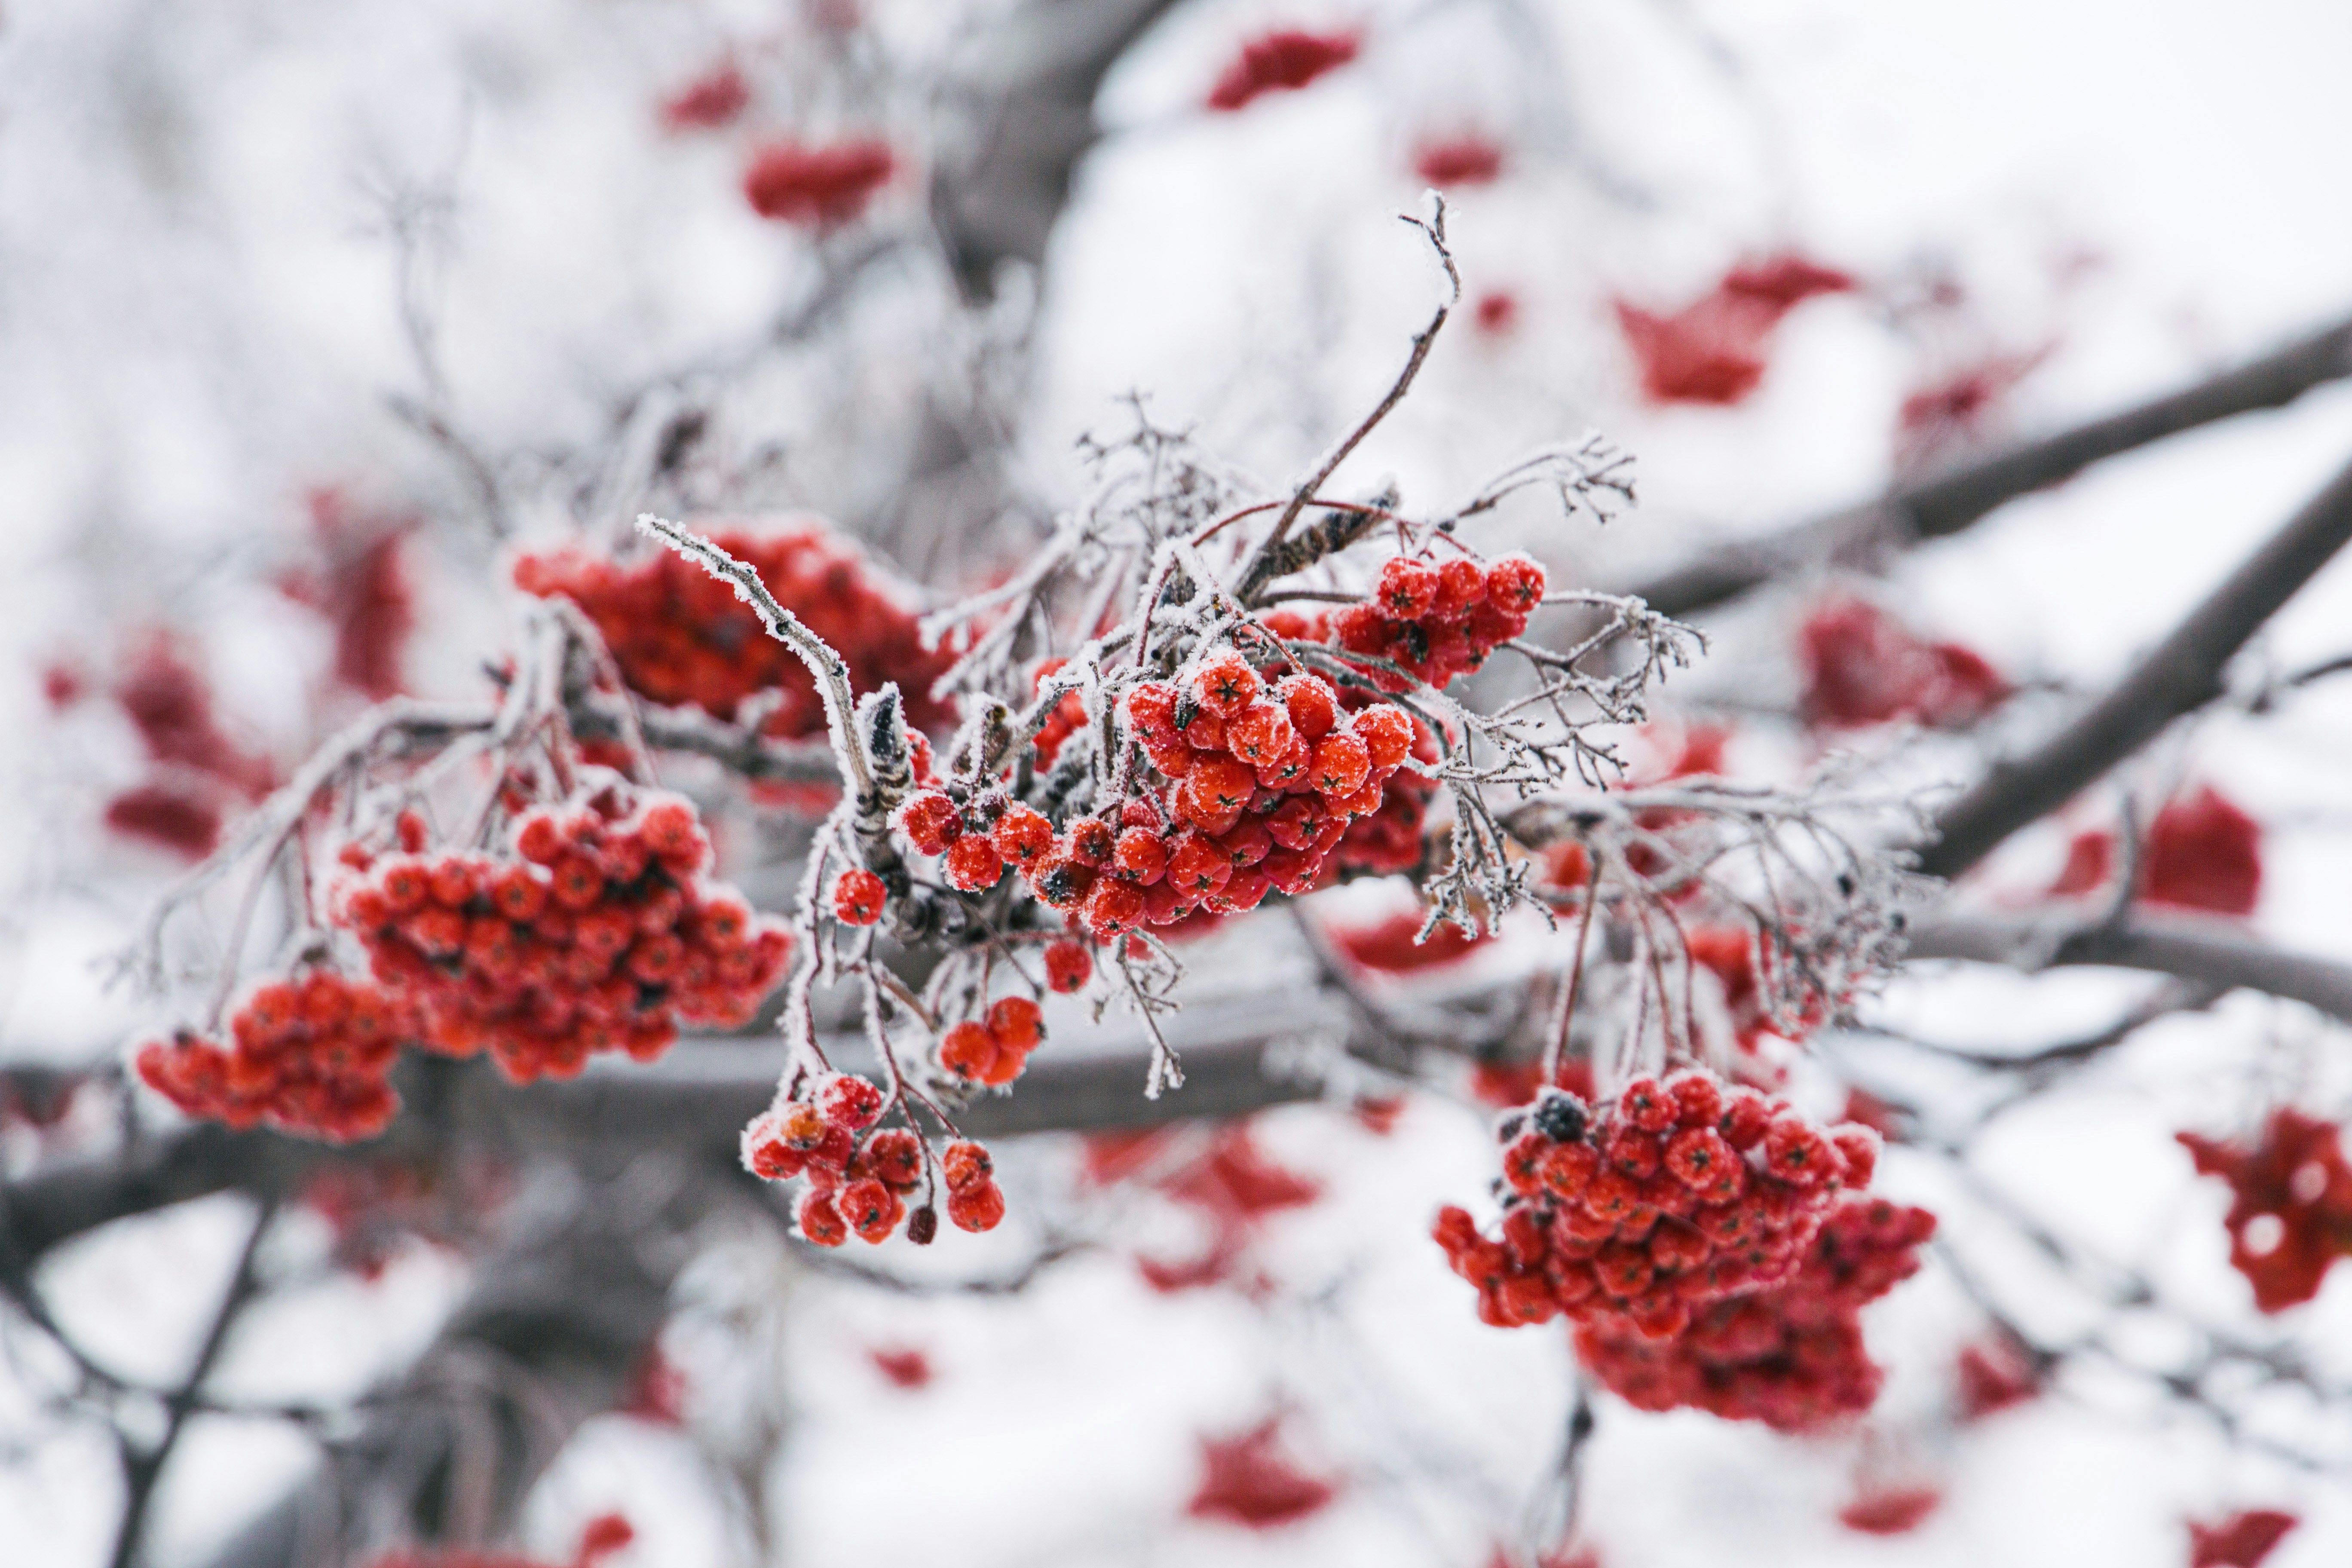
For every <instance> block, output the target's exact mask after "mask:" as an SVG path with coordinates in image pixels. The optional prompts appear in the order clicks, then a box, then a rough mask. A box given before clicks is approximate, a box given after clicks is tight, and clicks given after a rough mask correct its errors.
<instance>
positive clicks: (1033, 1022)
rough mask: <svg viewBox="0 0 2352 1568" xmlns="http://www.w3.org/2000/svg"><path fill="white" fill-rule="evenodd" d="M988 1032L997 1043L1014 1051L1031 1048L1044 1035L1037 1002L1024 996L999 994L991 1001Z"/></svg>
mask: <svg viewBox="0 0 2352 1568" xmlns="http://www.w3.org/2000/svg"><path fill="white" fill-rule="evenodd" d="M988 1032H989V1033H990V1034H992V1035H993V1036H995V1037H996V1043H997V1044H998V1045H1000V1046H1003V1047H1007V1048H1008V1049H1011V1050H1016V1051H1026V1050H1030V1049H1033V1048H1034V1047H1035V1046H1036V1044H1037V1042H1038V1041H1039V1040H1040V1039H1042V1038H1044V1037H1045V1027H1044V1025H1043V1024H1042V1023H1041V1022H1040V1020H1039V1016H1038V1011H1037V1004H1036V1003H1034V1002H1032V1001H1031V1000H1029V998H1027V997H1026V996H1000V997H998V998H997V999H996V1000H995V1001H994V1002H993V1003H991V1004H990V1005H989V1009H988Z"/></svg>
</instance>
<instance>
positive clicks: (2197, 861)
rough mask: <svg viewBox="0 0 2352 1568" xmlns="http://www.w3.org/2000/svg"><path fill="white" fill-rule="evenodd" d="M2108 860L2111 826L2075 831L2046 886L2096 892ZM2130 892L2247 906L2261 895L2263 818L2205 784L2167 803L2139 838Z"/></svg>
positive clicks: (2212, 906) (2242, 911)
mask: <svg viewBox="0 0 2352 1568" xmlns="http://www.w3.org/2000/svg"><path fill="white" fill-rule="evenodd" d="M2115 863H2116V836H2115V835H2114V834H2113V833H2111V832H2109V831H2107V830H2106V829H2105V828H2098V827H2095V828H2091V829H2089V830H2088V831H2086V832H2083V833H2078V834H2076V835H2075V836H2074V842H2073V843H2071V844H2069V845H2068V846H2067V847H2066V864H2065V866H2064V868H2063V869H2061V870H2060V871H2059V873H2058V879H2057V880H2056V881H2055V882H2053V883H2052V884H2051V885H2050V891H2051V892H2052V893H2053V894H2054V895H2057V896H2058V897H2061V898H2066V897H2074V896H2079V895H2082V894H2086V893H2095V892H2097V891H2099V890H2100V889H2102V888H2104V887H2105V886H2106V885H2107V883H2108V881H2109V880H2110V879H2112V878H2113V877H2114V876H2115V874H2116V868H2115ZM2133 894H2134V896H2135V897H2137V898H2140V899H2145V900H2147V901H2148V902H2149V903H2151V904H2170V905H2173V906H2174V907H2176V908H2179V909H2185V910H2211V911H2212V912H2213V913H2215V914H2221V915H2250V914H2252V913H2253V912H2254V906H2255V905H2256V904H2257V903H2259V902H2261V900H2262V896H2263V825H2262V824H2261V823H2259V822H2257V821H2255V820H2254V819H2253V818H2252V816H2248V815H2247V814H2246V813H2245V811H2244V810H2243V809H2242V808H2241V807H2240V806H2239V805H2237V803H2236V802H2234V801H2232V800H2231V799H2230V798H2228V797H2227V796H2226V795H2222V794H2221V792H2220V791H2219V790H2216V789H2214V788H2212V787H2211V786H2210V785H2207V786H2204V787H2202V788H2200V789H2199V790H2198V791H2197V792H2196V793H2195V794H2194V795H2186V796H2184V797H2182V798H2181V799H2179V800H2175V801H2172V802H2170V803H2168V805H2166V806H2165V807H2164V809H2163V810H2161V811H2159V812H2158V813H2157V814H2156V816H2155V817H2154V818H2153V819H2152V820H2151V821H2150V822H2149V823H2148V825H2147V834H2146V835H2145V837H2143V838H2142V839H2141V841H2140V847H2139V886H2138V887H2137V888H2136V889H2133Z"/></svg>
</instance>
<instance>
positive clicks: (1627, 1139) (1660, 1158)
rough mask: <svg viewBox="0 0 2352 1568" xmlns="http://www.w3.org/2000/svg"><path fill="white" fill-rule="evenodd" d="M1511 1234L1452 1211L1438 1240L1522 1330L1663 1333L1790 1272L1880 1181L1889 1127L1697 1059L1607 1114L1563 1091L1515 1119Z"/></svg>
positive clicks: (1645, 1082) (1636, 1082)
mask: <svg viewBox="0 0 2352 1568" xmlns="http://www.w3.org/2000/svg"><path fill="white" fill-rule="evenodd" d="M1500 1135H1501V1141H1502V1143H1503V1182H1504V1184H1505V1187H1506V1190H1507V1194H1508V1196H1507V1198H1506V1200H1505V1207H1504V1215H1503V1223H1502V1230H1501V1235H1500V1236H1499V1237H1497V1238H1494V1239H1489V1238H1488V1237H1484V1236H1482V1235H1480V1234H1479V1232H1478V1228H1477V1225H1476V1222H1475V1221H1474V1220H1473V1219H1472V1218H1471V1217H1470V1215H1469V1214H1468V1213H1467V1212H1465V1211H1464V1210H1462V1209H1459V1208H1454V1207H1450V1206H1449V1207H1448V1208H1446V1209H1444V1211H1442V1212H1441V1213H1440V1214H1439V1215H1438V1218H1437V1225H1436V1229H1435V1235H1436V1238H1437V1241H1438V1244H1439V1245H1440V1246H1441V1247H1444V1249H1445V1254H1446V1258H1447V1259H1448V1261H1450V1262H1451V1263H1452V1264H1453V1266H1454V1272H1455V1273H1457V1274H1459V1275H1461V1276H1462V1277H1463V1278H1464V1279H1467V1280H1469V1281H1470V1282H1471V1283H1472V1284H1474V1285H1475V1286H1477V1287H1478V1315H1479V1317H1480V1319H1481V1320H1482V1321H1486V1322H1488V1323H1492V1324H1495V1325H1496V1326H1497V1327H1502V1328H1510V1327H1516V1326H1517V1325H1520V1324H1524V1323H1541V1322H1547V1321H1550V1320H1551V1319H1552V1318H1553V1317H1555V1316H1559V1315H1561V1314H1563V1313H1564V1314H1566V1315H1567V1316H1568V1317H1569V1318H1570V1320H1571V1321H1576V1322H1578V1323H1599V1324H1603V1325H1607V1326H1609V1327H1610V1328H1611V1329H1612V1331H1615V1330H1622V1331H1626V1332H1631V1333H1635V1334H1638V1335H1640V1336H1642V1337H1645V1338H1648V1339H1653V1340H1667V1339H1672V1338H1674V1337H1675V1336H1676V1335H1678V1334H1681V1333H1683V1332H1685V1331H1686V1330H1687V1329H1688V1327H1689V1326H1690V1323H1691V1321H1692V1314H1693V1312H1694V1311H1695V1310H1696V1309H1698V1308H1700V1307H1703V1306H1705V1305H1706V1304H1707V1303H1709V1302H1713V1301H1717V1300H1722V1299H1724V1298H1725V1297H1727V1296H1733V1295H1737V1294H1739V1293H1742V1292H1749V1291H1754V1290H1757V1289H1762V1288H1765V1287H1768V1286H1770V1285H1774V1284H1777V1283H1779V1282H1780V1281H1781V1280H1783V1279H1787V1278H1788V1277H1789V1275H1790V1273H1791V1271H1793V1270H1794V1269H1795V1268H1798V1266H1799V1265H1800V1264H1801V1263H1802V1262H1803V1261H1804V1258H1805V1257H1806V1248H1807V1247H1809V1246H1810V1245H1811V1242H1812V1241H1813V1238H1814V1235H1815V1233H1816V1231H1817V1230H1818V1229H1819V1228H1820V1226H1821V1223H1822V1216H1823V1215H1826V1214H1827V1213H1828V1212H1829V1210H1830V1208H1831V1206H1832V1204H1834V1203H1835V1201H1836V1199H1837V1197H1838V1194H1840V1193H1842V1192H1845V1191H1848V1190H1853V1191H1859V1190H1861V1189H1862V1188H1863V1187H1865V1186H1867V1185H1868V1184H1869V1183H1870V1178H1871V1174H1872V1173H1873V1171H1874V1169H1875V1167H1876V1164H1877V1160H1878V1148H1879V1142H1878V1135H1877V1134H1876V1133H1874V1132H1873V1131H1870V1130H1869V1129H1868V1128H1866V1127H1860V1126H1854V1125H1851V1124H1849V1125H1844V1126H1840V1127H1837V1128H1835V1129H1823V1128H1820V1127H1816V1126H1814V1125H1813V1124H1812V1123H1811V1122H1809V1121H1806V1120H1805V1119H1804V1118H1803V1117H1801V1116H1800V1115H1798V1114H1797V1112H1796V1111H1794V1110H1791V1109H1790V1107H1789V1106H1788V1104H1787V1103H1786V1102H1785V1101H1782V1100H1773V1099H1769V1098H1767V1097H1766V1096H1764V1095H1762V1094H1759V1093H1758V1092H1757V1091H1755V1090H1753V1089H1726V1088H1725V1086H1724V1085H1723V1083H1722V1081H1721V1080H1720V1079H1717V1078H1716V1077H1715V1076H1714V1075H1713V1074H1711V1073H1707V1072H1704V1071H1700V1070H1697V1069H1692V1070H1688V1071H1685V1072H1680V1073H1676V1074H1675V1075H1674V1076H1673V1077H1672V1078H1670V1079H1666V1080H1665V1081H1664V1083H1661V1082H1660V1081H1659V1080H1658V1079H1654V1078H1649V1077H1643V1078H1637V1079H1633V1081H1632V1082H1631V1083H1628V1084H1627V1085H1626V1086H1625V1087H1624V1089H1622V1090H1621V1091H1620V1092H1619V1094H1618V1095H1617V1097H1616V1098H1615V1099H1614V1100H1611V1101H1609V1102H1608V1103H1606V1104H1604V1105H1603V1106H1601V1108H1600V1110H1598V1111H1597V1112H1595V1111H1592V1110H1588V1109H1587V1107H1586V1105H1585V1103H1584V1101H1582V1100H1580V1099H1578V1098H1577V1097H1576V1096H1574V1095H1571V1094H1568V1093H1566V1092H1564V1091H1562V1090H1559V1089H1548V1090H1546V1091H1545V1092H1543V1093H1542V1094H1540V1095H1538V1097H1537V1099H1536V1100H1535V1103H1534V1104H1533V1105H1532V1106H1531V1107H1530V1108H1529V1109H1528V1110H1527V1111H1526V1112H1524V1113H1514V1114H1512V1115H1508V1116H1506V1117H1505V1118H1504V1119H1503V1121H1502V1122H1501V1128H1500Z"/></svg>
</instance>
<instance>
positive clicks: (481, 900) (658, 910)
mask: <svg viewBox="0 0 2352 1568" xmlns="http://www.w3.org/2000/svg"><path fill="white" fill-rule="evenodd" d="M605 778H606V779H607V780H608V781H609V782H604V783H602V784H596V785H593V786H592V787H589V788H587V789H585V790H583V793H582V795H581V796H580V797H579V798H577V799H576V800H574V801H572V802H571V803H569V804H567V805H562V806H561V807H557V808H553V809H549V808H541V809H537V810H533V811H530V812H528V813H525V814H524V815H523V816H520V817H519V818H517V819H516V820H515V822H514V823H513V825H512V827H511V830H510V832H509V836H508V837H509V846H508V847H506V848H505V849H503V850H502V851H500V852H499V853H496V854H479V853H471V852H467V851H462V850H451V849H445V850H440V851H436V852H433V853H420V852H416V851H411V850H403V851H400V852H394V853H389V854H383V855H370V854H368V853H366V852H364V851H359V850H357V849H353V850H347V851H346V859H347V860H348V861H349V862H351V869H350V870H349V872H348V873H347V874H346V876H345V877H344V878H343V879H342V880H341V884H340V885H339V886H338V888H337V889H335V897H334V900H333V911H332V912H333V919H334V921H335V923H336V924H337V925H339V926H341V927H342V928H344V929H345V930H348V931H351V932H352V933H353V934H354V935H356V936H357V937H358V938H359V939H360V941H361V942H362V943H363V944H364V945H365V946H366V948H367V950H368V954H369V957H370V960H371V962H372V964H373V971H374V973H375V977H376V979H377V980H378V981H379V982H381V983H382V984H384V985H386V986H388V987H390V988H392V989H393V990H394V992H395V993H396V994H399V995H400V996H402V997H403V998H404V999H406V1000H407V1001H408V1002H409V1003H410V1004H411V1005H415V1006H416V1007H417V1008H419V1009H420V1010H421V1012H422V1015H423V1018H424V1029H425V1038H424V1043H425V1045H427V1046H429V1047H432V1048H433V1049H435V1050H436V1051H441V1052H444V1053H446V1054H447V1055H451V1056H472V1055H475V1054H476V1053H478V1052H480V1051H483V1050H485V1049H487V1050H488V1052H489V1053H490V1055H491V1057H492V1058H493V1059H495V1060H496V1061H497V1063H498V1065H499V1068H500V1070H501V1071H503V1072H504V1073H505V1074H506V1075H507V1076H508V1077H509V1078H510V1079H514V1080H515V1081H517V1082H529V1081H530V1080H531V1079H538V1078H543V1077H551V1076H552V1077H559V1078H563V1077H570V1076H571V1075H572V1074H575V1073H577V1072H579V1071H580V1070H581V1068H583V1067H584V1066H585V1065H586V1063H587V1060H588V1058H590V1057H591V1056H593V1055H594V1054H596V1053H598V1052H601V1051H614V1050H625V1051H626V1052H628V1053H629V1055H631V1056H632V1057H634V1058H637V1059H639V1060H646V1059H650V1058H654V1057H656V1056H659V1055H660V1054H661V1053H662V1052H663V1051H664V1050H666V1049H667V1048H668V1047H669V1045H670V1043H671V1041H673V1040H675V1039H676V1038H677V1029H678V1026H679V1024H680V1023H691V1024H705V1025H710V1026H719V1027H734V1026H739V1025H740V1024H743V1023H745V1022H747V1021H749V1020H750V1018H751V1016H752V1015H753V1014H754V1013H755V1012H756V1011H757V1010H758V1008H759V1005H760V1002H761V999H762V998H763V997H765V996H766V995H767V994H768V993H769V992H770V991H772V990H773V989H774V988H775V986H776V984H777V983H778V982H779V981H780V980H781V979H782V974H783V966H784V959H785V956H786V953H787V952H789V950H790V947H791V938H790V937H789V935H788V934H787V933H786V932H785V931H784V929H783V927H782V925H781V924H778V923H777V922H774V921H767V920H762V919H761V918H759V917H758V916H756V915H754V914H753V912H752V910H751V906H750V905H749V904H748V903H746V902H744V900H742V898H741V897H740V895H738V894H737V893H735V892H734V891H733V890H732V889H728V888H725V887H723V886H720V885H718V884H713V883H710V882H708V881H706V880H705V879H704V877H703V871H704V868H706V867H707V866H708V864H709V858H710V844H709V839H708V838H707V837H704V835H703V831H702V826H701V823H700V821H699V819H698V817H697V816H696V814H695V809H694V806H693V805H692V804H691V803H690V802H688V801H687V800H685V799H683V798H681V797H679V796H677V795H664V794H657V793H654V792H650V791H636V790H633V789H631V788H630V787H629V786H628V785H626V784H623V783H621V782H620V781H619V780H618V779H614V778H611V777H610V775H605Z"/></svg>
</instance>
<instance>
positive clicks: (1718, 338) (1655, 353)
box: [1616, 255, 1854, 407]
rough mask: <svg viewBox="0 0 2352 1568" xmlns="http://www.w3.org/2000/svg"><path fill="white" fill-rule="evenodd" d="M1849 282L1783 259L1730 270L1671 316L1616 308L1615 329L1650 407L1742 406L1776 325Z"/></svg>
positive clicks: (1830, 271) (1626, 305) (1759, 378)
mask: <svg viewBox="0 0 2352 1568" xmlns="http://www.w3.org/2000/svg"><path fill="white" fill-rule="evenodd" d="M1853 287H1854V279H1853V278H1851V277H1849V276H1847V275H1846V274H1845V273H1843V272H1840V271H1838V270H1837V269H1836V268H1830V267H1824V266H1822V265H1821V264H1820V263H1819V262H1815V261H1810V260H1807V259H1806V258H1803V257H1801V256H1793V255H1782V256H1776V257H1771V258H1768V259H1765V260H1762V261H1751V262H1746V263H1743V264H1742V265H1740V266H1738V267H1734V268H1731V270H1729V271H1728V272H1727V273H1725V274H1724V275H1723V277H1722V279H1720V280H1719V281H1718V282H1717V284H1716V286H1715V287H1714V288H1713V289H1709V290H1708V291H1707V292H1706V293H1705V294H1702V295H1700V296H1699V297H1698V298H1697V299H1696V300H1692V301H1691V302H1690V303H1689V304H1687V305H1685V306H1684V307H1683V308H1682V309H1681V310H1675V311H1674V312H1673V313H1672V314H1669V315H1660V314H1657V313H1655V312H1653V311H1650V310H1643V309H1642V308H1641V307H1640V306H1638V305H1635V304H1633V303H1631V302H1629V301H1627V300H1618V301H1617V302H1616V310H1617V325H1618V327H1619V329H1620V330H1621V331H1622V332H1623V333H1624V336H1625V346H1626V347H1627V348H1628V349H1629V350H1631V351H1632V352H1633V359H1634V362H1635V363H1636V364H1637V365H1638V366H1639V368H1640V370H1641V373H1642V394H1643V396H1645V397H1647V398H1648V399H1649V400H1650V401H1651V402H1653V403H1701V404H1711V405H1716V406H1718V407H1728V406H1730V405H1733V404H1738V403H1744V402H1746V401H1747V399H1748V395H1749V394H1751V393H1753V392H1754V391H1755V390H1756V388H1757V387H1758V385H1759V384H1761V383H1762V382H1763V380H1764V372H1765V369H1766V367H1767V365H1768V364H1769V359H1770V353H1771V346H1772V337H1773V331H1774V329H1775V328H1777V327H1778V326H1779V325H1780V319H1781V318H1782V317H1783V316H1786V315H1787V314H1788V313H1789V312H1790V310H1794V309H1795V308H1796V307H1797V306H1798V305H1800V304H1802V303H1803V302H1804V301H1805V300H1810V299H1811V298H1813V297H1814V296H1815V295H1818V294H1842V293H1845V292H1847V291H1848V290H1850V289H1853Z"/></svg>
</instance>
